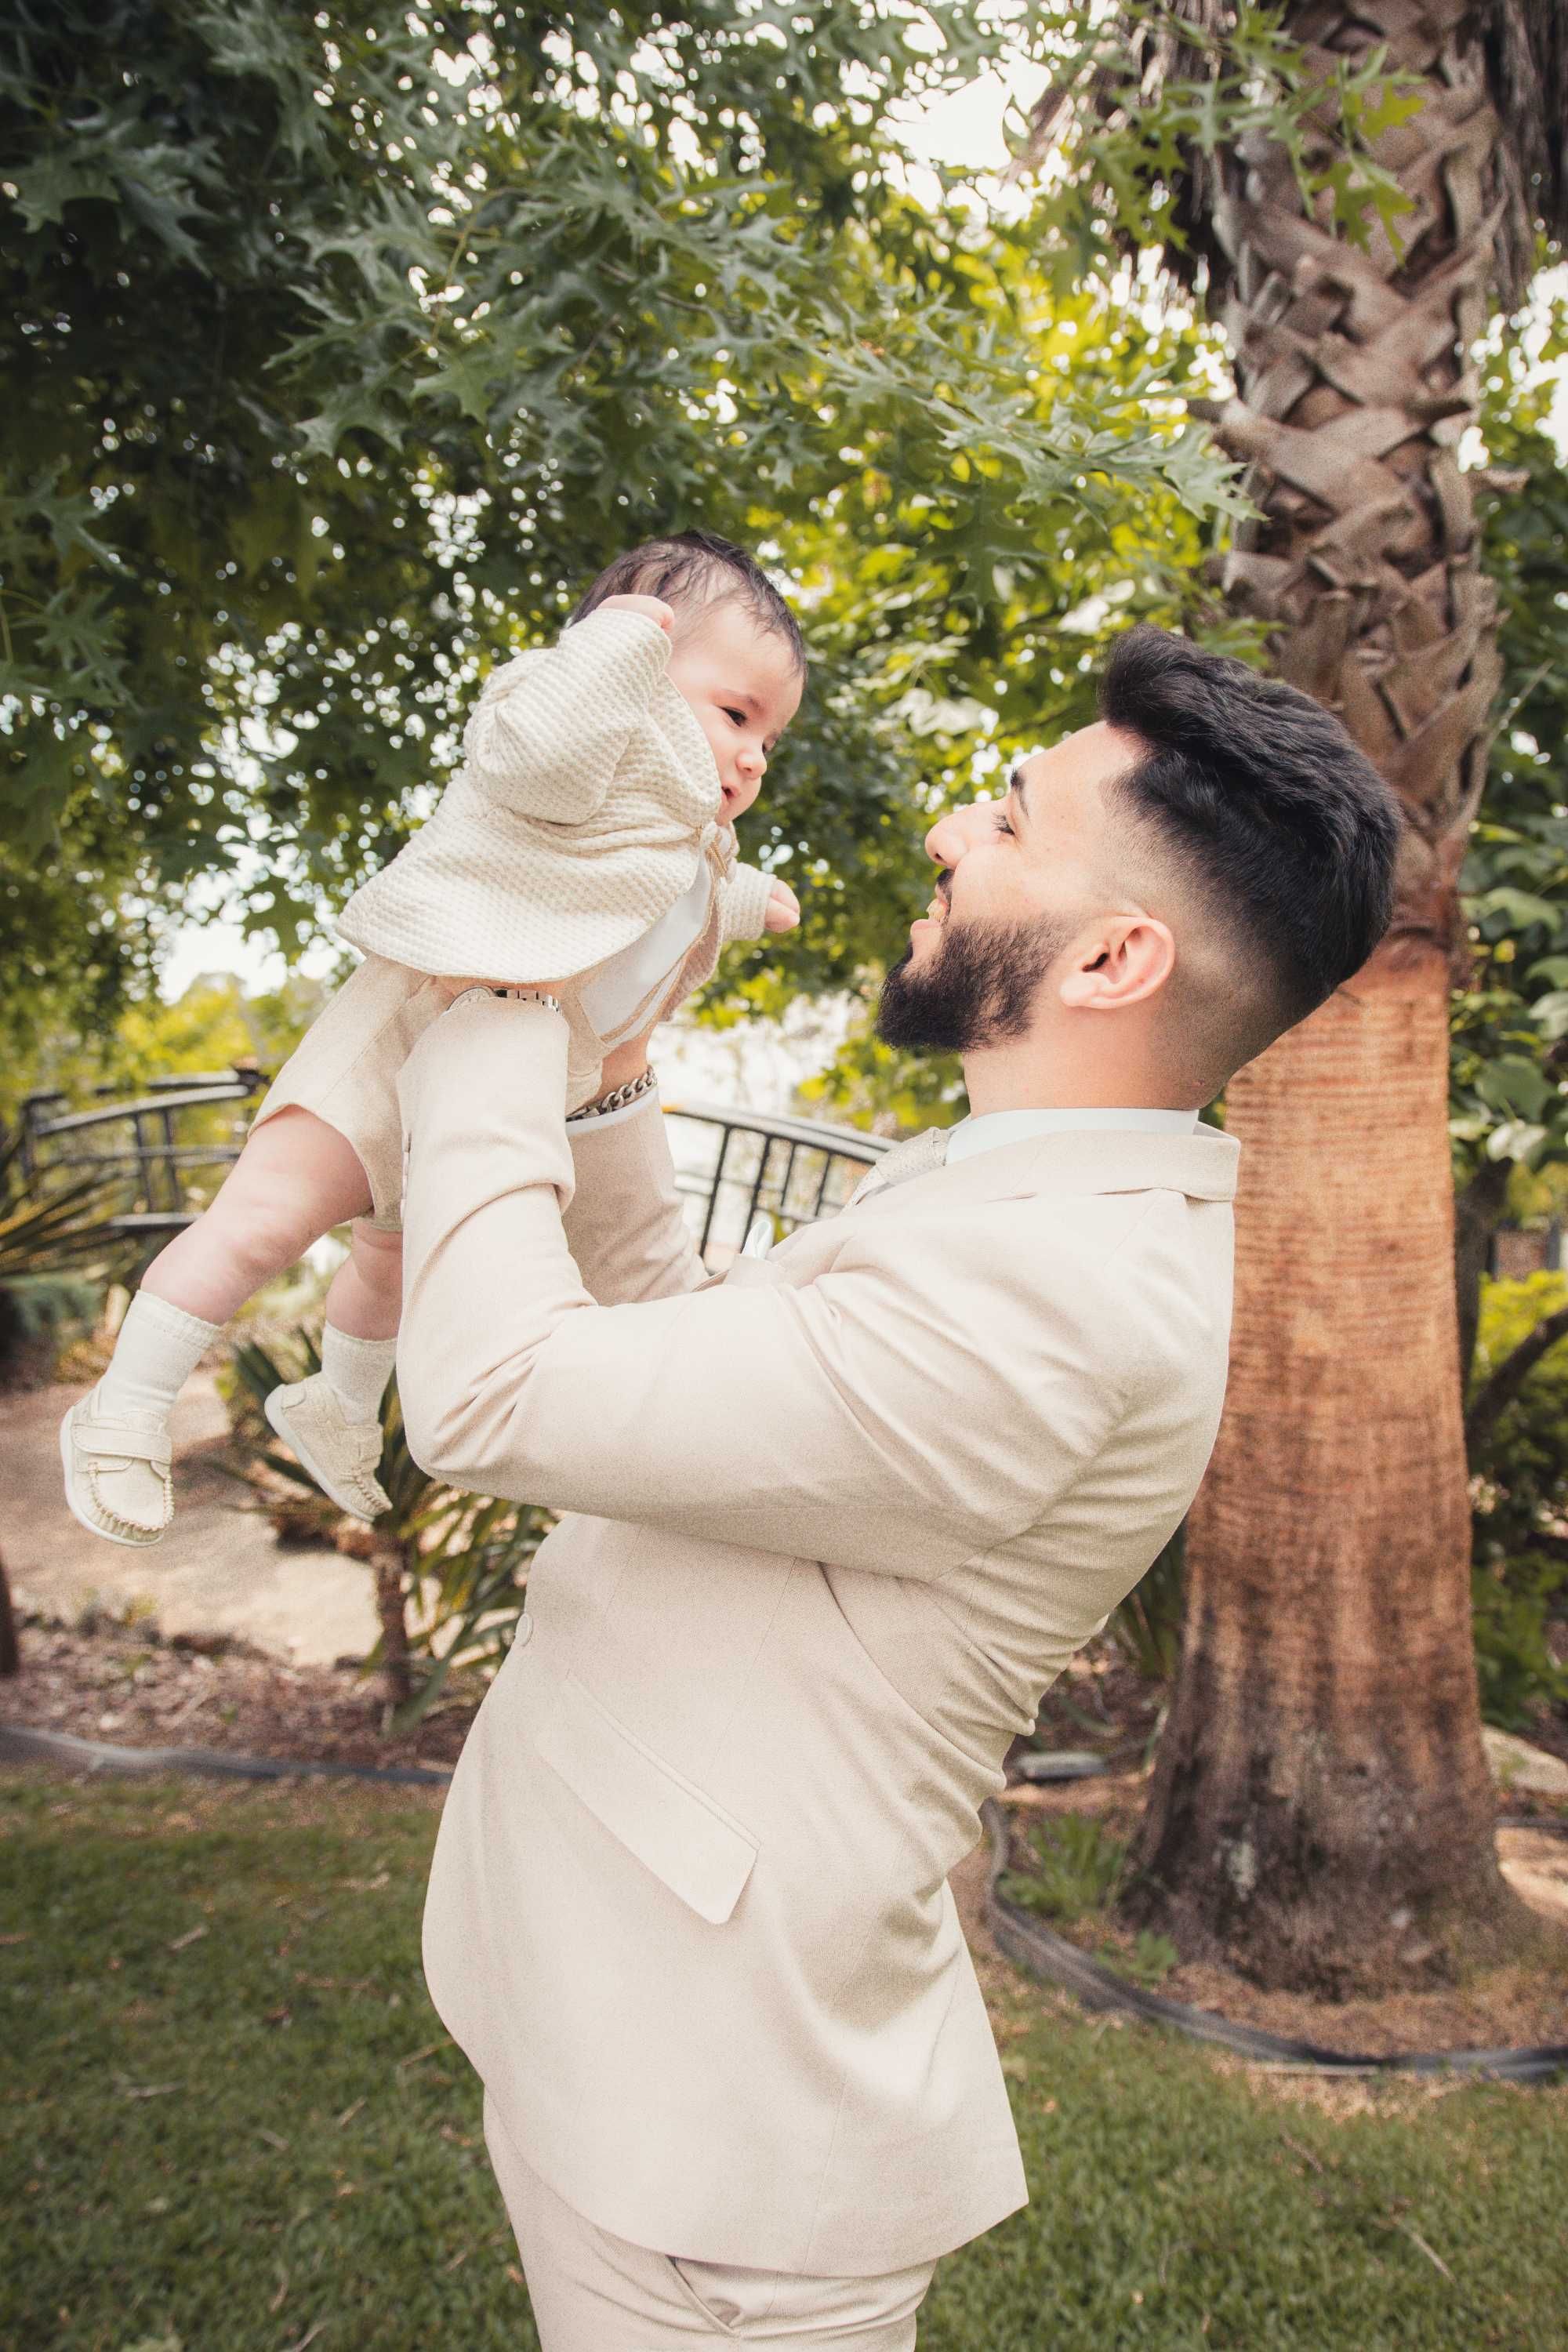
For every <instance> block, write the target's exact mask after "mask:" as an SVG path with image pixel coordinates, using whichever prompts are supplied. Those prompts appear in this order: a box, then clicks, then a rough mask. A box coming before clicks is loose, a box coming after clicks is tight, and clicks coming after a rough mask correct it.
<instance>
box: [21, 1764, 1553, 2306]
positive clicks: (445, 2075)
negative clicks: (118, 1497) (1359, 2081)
mask: <svg viewBox="0 0 1568 2352" xmlns="http://www.w3.org/2000/svg"><path fill="white" fill-rule="evenodd" d="M0 1820H3V1821H4V1823H5V1828H6V1831H7V1832H8V1834H7V1836H6V1838H5V1843H4V1845H3V1846H0V1934H3V1935H5V1936H6V1937H20V1938H21V1940H19V1941H9V1942H7V1943H6V1945H5V1947H4V1948H0V1986H3V1996H0V1997H3V2000H4V2007H3V2009H0V2047H3V2048H4V2050H5V2060H6V2063H5V2102H6V2108H7V2112H6V2114H5V2126H4V2130H3V2132H0V2199H3V2200H4V2209H5V2214H6V2219H7V2229H6V2245H5V2257H4V2260H3V2262H0V2346H4V2347H5V2352H46V2347H62V2352H286V2347H294V2346H300V2345H301V2344H302V2342H303V2341H304V2339H305V2338H307V2336H310V2331H311V2329H313V2328H315V2329H318V2330H319V2333H318V2334H317V2335H315V2336H313V2337H311V2338H310V2340H311V2342H312V2343H314V2344H315V2345H316V2346H318V2347H320V2352H362V2347H363V2352H429V2348H430V2347H441V2352H487V2347H497V2352H500V2347H507V2352H536V2346H537V2338H536V2336H535V2335H534V2331H533V2328H532V2325H531V2319H530V2317H529V2314H528V2302H527V2295H526V2291H525V2290H524V2289H523V2288H521V2287H520V2286H519V2285H517V2284H515V2283H514V2282H513V2281H512V2280H511V2279H510V2278H509V2276H508V2266H509V2264H515V2262H516V2252H515V2249H514V2248H513V2246H512V2244H511V2241H510V2233H508V2232H507V2231H506V2229H505V2217H504V2214H503V2212H502V2209H501V2206H500V2199H499V2197H498V2196H497V2193H496V2190H495V2188H494V2186H493V2183H492V2182H491V2179H490V2176H489V2166H488V2163H487V2161H486V2158H485V2154H484V2147H483V2143H482V2140H481V2138H480V2137H479V2090H478V2085H477V2084H476V2083H475V2082H474V2080H473V2078H472V2076H471V2074H470V2073H469V2071H468V2066H467V2064H466V2063H465V2062H464V2061H463V2059H462V2058H461V2057H460V2056H459V2054H458V2053H457V2052H456V2051H454V2050H453V2049H452V2048H451V2047H450V2046H449V2045H447V2043H446V2041H445V2036H444V2035H443V2034H442V2032H441V2028H440V2025H439V2023H438V2022H437V2019H436V2018H435V2015H434V2013H433V2012H432V2011H431V2009H430V2007H429V2004H428V2001H427V2000H426V1995H425V1991H424V1987H423V1982H422V1979H421V1977H420V1973H419V1953H418V1922H419V1908H420V1903H421V1900H422V1896H423V1890H424V1882H425V1874H426V1864H427V1860H428V1854H429V1849H430V1843H431V1840H432V1838H433V1835H434V1832H435V1824H436V1806H435V1804H434V1802H432V1801H428V1800H426V1798H424V1797H422V1796H420V1795H411V1794H409V1793H407V1792H405V1791H397V1792H382V1791H380V1790H368V1789H358V1788H353V1787H347V1788H344V1787H338V1788H331V1789H324V1788H315V1789H312V1788H310V1787H308V1786H300V1787H295V1788H289V1787H284V1788H277V1787H271V1788H225V1787H221V1786H219V1787H204V1786H202V1785H200V1784H196V1783H191V1782H163V1783H158V1784H156V1785H152V1786H149V1785H147V1784H142V1785H139V1786H138V1785H135V1784H132V1783H123V1782H122V1783H115V1782H111V1781H105V1782H101V1783H92V1782H89V1781H82V1780H67V1779H63V1778H59V1777H56V1776H54V1775H47V1776H46V1775H44V1774H17V1773H12V1774H9V1775H6V1776H4V1777H0ZM193 1927H202V1928H204V1929H205V1933H204V1934H203V1935H201V1936H199V1937H195V1939H193V1940H190V1941H182V1939H183V1938H184V1937H186V1936H187V1935H188V1932H189V1930H190V1929H192V1928H193ZM176 1945H177V1946H178V1947H179V1948H174V1947H175V1946H176ZM1011 2007H1012V2009H1013V2010H1014V2011H1017V2012H1018V2013H1021V2014H1023V2015H1024V2016H1026V2017H1027V2019H1028V2025H1027V2030H1026V2032H1022V2033H1021V2034H1019V2035H1017V2036H1016V2038H1013V2037H1011V2036H1009V2037H1007V2038H1006V2039H1005V2052H1006V2058H1005V2063H1006V2066H1007V2069H1008V2075H1009V2087H1010V2090H1011V2093H1012V2095H1013V2099H1014V2105H1015V2110H1016V2115H1017V2119H1018V2127H1019V2133H1020V2137H1021V2139H1022V2142H1023V2147H1024V2158H1025V2165H1026V2171H1027V2175H1028V2180H1029V2187H1030V2197H1031V2202H1030V2204H1029V2205H1028V2206H1027V2207H1026V2209H1025V2210H1023V2211H1022V2212H1020V2213H1017V2214H1015V2215H1014V2216H1013V2217H1012V2218H1011V2219H1010V2220H1008V2221H1005V2222H1004V2223H1003V2224H1002V2225H1001V2226H1000V2228H998V2229H996V2230H994V2231H991V2232H990V2233H989V2234H988V2235H987V2236H986V2237H984V2238H983V2239H979V2240H976V2241H975V2242H973V2243H972V2244H971V2245H969V2246H966V2247H964V2248H963V2249H961V2250H960V2252H957V2253H956V2254H954V2255H952V2256H950V2257H949V2258H947V2259H946V2260H945V2261H943V2262H942V2263H941V2264H940V2265H939V2267H938V2271H937V2275H936V2280H935V2283H934V2284H933V2286H932V2289H931V2294H930V2295H929V2296H928V2298H927V2301H926V2304H925V2307H924V2310H923V2312H922V2315H921V2328H920V2352H1121V2347H1143V2348H1144V2352H1178V2347H1179V2352H1189V2347H1190V2352H1216V2347H1230V2348H1231V2352H1384V2347H1387V2352H1394V2347H1398V2352H1417V2347H1418V2352H1447V2348H1448V2347H1454V2352H1459V2347H1464V2352H1471V2347H1482V2346H1500V2347H1507V2352H1560V2347H1562V2346H1563V2344H1564V2343H1565V2342H1568V2277H1565V2275H1564V2266H1563V2263H1562V2259H1561V2232H1562V2180H1563V2149H1564V2145H1565V2142H1568V2090H1564V2089H1562V2088H1558V2089H1552V2090H1547V2091H1519V2090H1509V2089H1503V2088H1496V2087H1494V2088H1479V2089H1472V2090H1468V2091H1460V2092H1455V2093H1452V2094H1449V2095H1447V2096H1445V2097H1442V2098H1439V2099H1429V2098H1426V2097H1424V2096H1423V2095H1420V2094H1418V2093H1415V2092H1414V2091H1410V2090H1405V2091H1404V2092H1402V2093H1399V2094H1396V2095H1394V2098H1393V2100H1392V2102H1391V2104H1390V2105H1388V2106H1387V2107H1386V2108H1385V2109H1384V2110H1382V2111H1378V2112H1373V2113H1368V2114H1365V2115H1361V2116H1354V2117H1352V2119H1350V2120H1348V2121H1347V2120H1335V2119H1333V2118H1331V2116H1327V2115H1325V2114H1323V2113H1321V2112H1319V2111H1318V2110H1317V2109H1316V2108H1315V2107H1313V2106H1311V2105H1307V2104H1304V2103H1298V2102H1290V2103H1288V2104H1287V2103H1285V2102H1282V2101H1280V2100H1279V2098H1278V2097H1276V2096H1272V2095H1259V2094H1258V2092H1257V2091H1256V2090H1254V2089H1253V2088H1251V2087H1249V2086H1248V2084H1247V2081H1246V2080H1245V2079H1243V2078H1242V2077H1240V2076H1239V2075H1238V2074H1234V2073H1222V2072H1219V2071H1216V2068H1215V2063H1214V2062H1213V2061H1212V2060H1211V2059H1210V2058H1208V2057H1207V2056H1205V2054H1204V2053H1200V2052H1198V2051H1195V2050H1194V2049H1193V2048H1191V2047H1190V2046H1188V2045H1185V2044H1184V2043H1181V2042H1176V2041H1173V2040H1167V2039H1165V2038H1163V2037H1162V2036H1160V2035H1157V2034H1155V2033H1153V2032H1150V2031H1148V2030H1146V2029H1143V2028H1141V2027H1126V2028H1115V2027H1110V2026H1109V2025H1108V2024H1107V2023H1106V2022H1105V2021H1099V2022H1094V2021H1089V2020H1087V2019H1084V2018H1082V2017H1081V2016H1079V2014H1078V2013H1077V2012H1076V2011H1073V2010H1071V2009H1070V2008H1069V2007H1068V2006H1067V2005H1065V2004H1064V2003H1063V2002H1062V2001H1060V2000H1058V1999H1057V1998H1056V1997H1054V1996H1052V1995H1050V1994H1048V1993H1047V1992H1045V1991H1043V1990H1037V1989H1034V1988H1024V1987H1022V1986H1020V1989H1019V1991H1018V1994H1017V1996H1016V2000H1013V2001H1012V2003H1011ZM432 2043H437V2044H438V2045H440V2046H438V2047H437V2049H435V2050H434V2051H431V2050H430V2048H429V2045H430V2044H432ZM421 2053H424V2054H421ZM163 2086H172V2087H163ZM148 2093H150V2094H153V2095H138V2094H148ZM350 2109H353V2111H354V2112H353V2113H352V2114H349V2113H348V2112H347V2111H348V2110H350ZM345 2118H346V2119H345ZM279 2141H281V2142H282V2143H283V2145H282V2146H279V2145H277V2143H278V2142H279ZM896 2194H897V2182H896V2179H890V2180H889V2195H896ZM498 2233H499V2234H498ZM1420 2241H1425V2244H1426V2247H1427V2248H1429V2249H1430V2250H1431V2252H1430V2253H1428V2252H1425V2251H1423V2246H1422V2244H1421V2243H1420ZM1433 2255H1435V2256H1436V2258H1437V2260H1438V2261H1440V2262H1441V2263H1443V2264H1444V2265H1445V2266H1446V2272H1445V2270H1440V2269H1439V2268H1438V2267H1437V2266H1436V2263H1435V2262H1434V2260H1433V2259H1432V2256H1433ZM459 2257H461V2259H458V2258H459ZM1446 2273H1447V2274H1446Z"/></svg>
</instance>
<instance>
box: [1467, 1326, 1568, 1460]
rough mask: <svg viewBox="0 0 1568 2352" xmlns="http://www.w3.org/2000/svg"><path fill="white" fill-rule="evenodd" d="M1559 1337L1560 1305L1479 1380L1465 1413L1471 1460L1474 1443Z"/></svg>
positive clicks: (1567, 1334)
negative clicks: (1493, 1369)
mask: <svg viewBox="0 0 1568 2352" xmlns="http://www.w3.org/2000/svg"><path fill="white" fill-rule="evenodd" d="M1559 1339H1568V1307H1559V1308H1558V1309H1557V1312H1556V1313H1555V1314H1554V1315H1548V1316H1547V1318H1545V1320H1544V1322H1541V1323H1538V1324H1537V1325H1536V1327H1535V1328H1534V1330H1533V1331H1532V1332H1531V1335H1530V1337H1529V1339H1521V1341H1520V1343H1519V1346H1518V1347H1517V1348H1516V1349H1514V1351H1513V1353H1512V1354H1511V1355H1510V1356H1505V1357H1504V1358H1503V1360H1502V1362H1501V1363H1500V1365H1499V1366H1498V1368H1497V1370H1496V1371H1495V1372H1493V1373H1491V1374H1490V1376H1489V1378H1488V1379H1487V1380H1485V1381H1482V1383H1481V1385H1480V1387H1479V1389H1478V1390H1477V1391H1476V1393H1475V1396H1474V1399H1473V1400H1472V1402H1471V1404H1470V1409H1469V1411H1468V1412H1467V1413H1466V1415H1465V1443H1466V1445H1467V1446H1468V1449H1469V1451H1470V1455H1471V1459H1472V1460H1473V1459H1474V1456H1475V1449H1476V1447H1477V1445H1478V1444H1479V1442H1480V1440H1481V1439H1482V1438H1483V1437H1485V1436H1486V1435H1487V1434H1488V1433H1489V1431H1490V1429H1491V1426H1492V1423H1494V1422H1495V1421H1496V1420H1497V1417H1498V1415H1499V1414H1500V1412H1502V1411H1503V1409H1504V1407H1505V1406H1507V1405H1510V1404H1511V1403H1512V1402H1513V1400H1514V1398H1515V1397H1516V1396H1517V1395H1518V1394H1519V1391H1520V1390H1521V1388H1522V1387H1523V1386H1524V1383H1525V1381H1527V1380H1528V1379H1529V1377H1530V1375H1531V1372H1532V1371H1533V1370H1535V1367H1536V1365H1537V1364H1538V1363H1539V1362H1540V1361H1541V1359H1542V1356H1544V1355H1545V1354H1546V1352H1547V1350H1548V1349H1550V1348H1554V1347H1555V1346H1556V1345H1557V1342H1558V1340H1559Z"/></svg>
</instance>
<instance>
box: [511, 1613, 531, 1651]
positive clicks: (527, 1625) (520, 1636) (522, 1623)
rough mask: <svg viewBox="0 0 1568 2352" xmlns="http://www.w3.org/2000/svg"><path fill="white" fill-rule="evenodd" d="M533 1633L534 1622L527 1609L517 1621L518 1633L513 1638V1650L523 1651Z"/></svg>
mask: <svg viewBox="0 0 1568 2352" xmlns="http://www.w3.org/2000/svg"><path fill="white" fill-rule="evenodd" d="M532 1632H533V1620H532V1618H531V1616H530V1615H529V1613H528V1612H527V1610H526V1609H525V1610H524V1611H523V1612H522V1614H521V1617H520V1618H519V1619H518V1621H517V1631H516V1633H514V1634H513V1635H512V1637H511V1640H512V1647H513V1649H515V1650H521V1647H522V1645H523V1643H525V1642H526V1641H527V1640H528V1639H529V1637H530V1635H531V1633H532Z"/></svg>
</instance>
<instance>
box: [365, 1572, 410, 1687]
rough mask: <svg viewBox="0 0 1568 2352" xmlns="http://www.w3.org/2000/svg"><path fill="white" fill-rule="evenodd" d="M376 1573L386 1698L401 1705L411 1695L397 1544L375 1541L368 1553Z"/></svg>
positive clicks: (406, 1626) (376, 1596)
mask: <svg viewBox="0 0 1568 2352" xmlns="http://www.w3.org/2000/svg"><path fill="white" fill-rule="evenodd" d="M370 1557H371V1566H372V1568H373V1570H374V1574H375V1612H376V1615H377V1617H378V1618H379V1619H380V1621H381V1668H382V1673H383V1674H384V1675H385V1677H386V1695H387V1696H388V1698H389V1699H391V1701H392V1703H393V1705H394V1706H402V1705H403V1704H404V1702H405V1699H407V1698H408V1697H409V1696H411V1695H412V1692H413V1689H414V1681H413V1675H412V1674H411V1671H410V1668H409V1664H408V1621H407V1618H406V1616H405V1613H404V1595H403V1553H402V1550H401V1549H400V1548H399V1547H398V1545H397V1544H395V1543H394V1542H389V1541H387V1540H385V1539H384V1538H377V1540H376V1543H375V1547H374V1550H373V1551H372V1553H371V1556H370Z"/></svg>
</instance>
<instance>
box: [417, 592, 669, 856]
mask: <svg viewBox="0 0 1568 2352" xmlns="http://www.w3.org/2000/svg"><path fill="white" fill-rule="evenodd" d="M638 601H639V603H643V602H647V603H651V602H652V601H653V600H652V599H639V600H638ZM668 659H669V636H668V632H667V630H666V629H665V628H664V627H662V626H661V625H660V624H659V623H658V621H656V620H654V619H653V618H652V616H651V614H648V613H645V612H642V611H639V610H636V609H627V608H626V606H617V605H616V604H615V603H614V602H611V603H607V604H602V605H601V606H600V607H599V608H598V610H597V611H595V612H593V613H590V614H588V615H587V617H586V619H585V620H582V621H577V622H574V624H573V625H572V626H571V627H570V628H569V629H566V630H565V631H563V634H562V636H561V639H560V642H559V643H558V644H556V645H553V646H541V647H538V648H536V649H535V650H534V651H533V652H531V653H525V654H519V655H518V656H517V658H516V659H515V660H514V661H510V662H507V663H506V664H505V665H504V666H503V667H501V668H500V669H498V670H496V671H495V672H494V673H493V675H492V676H491V677H490V680H489V685H488V686H487V687H486V688H485V690H484V692H483V694H482V695H481V696H480V698H479V707H478V709H476V710H475V712H474V715H473V717H472V718H471V719H469V721H468V726H467V728H466V729H465V730H464V733H463V751H464V755H465V760H466V764H467V769H468V775H469V776H470V777H471V778H472V780H473V781H474V782H476V783H478V784H479V785H480V786H481V788H482V789H483V790H484V791H485V792H487V793H490V794H492V795H493V796H494V798H495V799H497V800H498V801H500V803H502V804H503V805H504V806H505V807H508V808H511V809H515V810H516V811H517V812H518V814H520V815H522V816H532V817H542V818H544V819H546V820H547V821H548V822H550V823H551V824H580V823H582V821H583V820H584V818H585V817H590V816H592V815H593V814H594V813H595V810H596V809H597V808H598V806H599V804H600V803H601V802H602V801H603V799H604V797H605V793H607V792H608V791H609V788H610V784H611V782H612V780H613V778H614V776H615V772H616V767H617V766H618V764H619V762H620V759H621V755H622V753H623V752H624V751H625V750H626V743H627V740H628V739H629V737H630V735H631V732H632V730H633V729H634V728H635V727H636V726H637V722H638V720H639V719H643V718H645V717H646V716H647V708H648V704H649V701H650V700H651V698H652V696H653V691H654V688H656V687H657V686H658V682H659V680H660V678H661V677H663V676H664V672H665V667H666V664H667V663H668Z"/></svg>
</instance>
